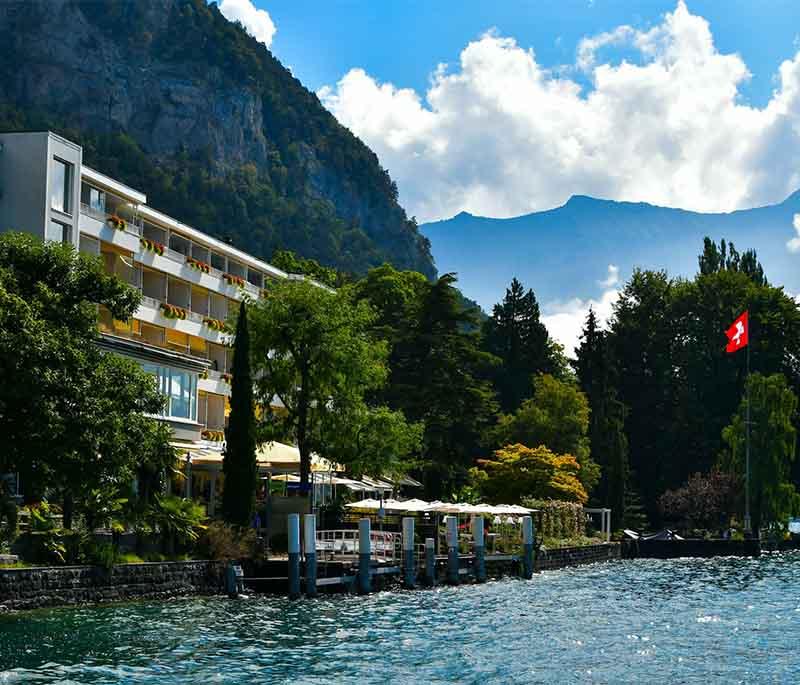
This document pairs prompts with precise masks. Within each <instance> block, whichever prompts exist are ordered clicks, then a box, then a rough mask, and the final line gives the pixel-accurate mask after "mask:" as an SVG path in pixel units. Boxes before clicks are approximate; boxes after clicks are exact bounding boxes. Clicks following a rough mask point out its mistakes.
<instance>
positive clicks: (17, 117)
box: [0, 0, 435, 276]
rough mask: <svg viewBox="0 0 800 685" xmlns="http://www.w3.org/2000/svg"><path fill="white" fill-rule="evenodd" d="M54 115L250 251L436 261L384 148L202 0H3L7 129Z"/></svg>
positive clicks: (95, 162)
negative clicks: (366, 140) (384, 160)
mask: <svg viewBox="0 0 800 685" xmlns="http://www.w3.org/2000/svg"><path fill="white" fill-rule="evenodd" d="M46 128H49V129H52V130H54V131H56V132H58V133H61V134H62V135H64V136H66V137H68V138H70V139H72V140H74V141H75V142H77V143H80V144H81V145H83V147H84V161H86V163H87V164H89V165H91V166H95V167H96V168H97V169H98V170H100V171H103V172H105V173H107V174H109V175H111V176H114V177H115V178H118V179H119V180H121V181H123V182H125V183H128V184H129V185H131V186H134V187H135V188H138V189H140V190H143V191H144V192H146V193H147V195H148V199H149V201H150V204H152V205H153V206H154V207H157V208H158V209H160V210H162V211H165V212H167V213H169V214H172V215H174V216H175V217H177V218H180V219H181V220H183V221H186V222H187V223H190V224H192V225H194V226H196V227H197V228H200V229H202V230H204V231H207V232H209V233H211V234H212V235H215V236H217V237H223V238H224V237H230V238H231V239H232V240H233V242H234V244H235V245H236V246H237V247H240V248H242V249H245V250H247V251H249V252H251V253H253V254H255V255H258V256H261V257H264V258H267V259H269V257H270V256H271V255H272V252H273V251H274V250H275V249H291V250H294V251H296V252H298V253H299V254H301V255H302V256H304V257H311V258H315V259H317V260H319V261H321V262H322V263H324V264H326V265H328V266H334V267H337V268H339V269H341V270H344V271H349V272H354V273H363V272H364V271H366V270H367V269H368V268H369V267H371V266H377V265H379V264H382V263H383V262H385V261H388V262H390V263H392V264H394V265H395V266H397V267H400V268H411V269H417V270H419V271H421V272H423V273H425V274H426V275H427V276H433V275H434V274H435V269H434V267H433V263H432V260H431V257H430V253H429V247H428V244H427V241H426V240H425V239H424V238H423V237H422V236H421V235H420V234H419V233H418V231H417V226H416V223H415V222H414V221H413V220H410V219H409V218H408V217H407V216H406V213H405V211H404V210H403V208H402V207H400V205H399V204H398V203H397V187H396V186H395V184H394V182H393V181H392V179H391V178H390V177H389V174H388V172H387V171H386V170H385V169H383V168H382V167H381V165H380V163H379V161H378V158H377V156H376V155H375V154H374V153H373V152H372V151H371V150H370V149H369V148H368V147H367V146H366V145H364V144H363V143H362V142H361V141H360V140H359V139H358V138H356V137H355V136H354V135H353V134H352V133H351V132H350V131H348V130H347V129H346V128H344V127H343V126H341V125H340V124H339V123H338V122H337V121H336V119H335V118H334V117H333V116H332V115H331V114H330V113H329V112H328V111H327V110H326V109H325V108H323V107H322V105H321V104H320V102H319V100H318V99H317V97H316V95H314V94H313V93H311V92H309V91H308V90H307V89H306V88H304V87H303V85H302V84H301V83H300V82H299V81H298V80H297V79H295V78H294V77H293V76H292V74H291V73H290V72H289V70H287V69H286V68H285V67H284V66H283V65H282V64H281V63H280V62H279V61H278V60H276V59H275V58H274V57H273V55H272V54H271V53H270V52H269V50H267V49H266V48H265V47H264V45H262V44H261V43H259V42H257V41H256V40H255V39H254V38H252V37H251V36H249V35H248V34H247V33H246V32H245V30H244V29H243V28H242V27H241V26H239V25H237V24H232V23H231V22H229V21H228V20H227V19H225V18H224V17H223V16H222V14H221V13H220V11H219V9H218V8H217V6H216V4H208V3H207V2H206V0H24V1H21V2H0V130H6V131H8V130H23V129H38V130H42V129H46Z"/></svg>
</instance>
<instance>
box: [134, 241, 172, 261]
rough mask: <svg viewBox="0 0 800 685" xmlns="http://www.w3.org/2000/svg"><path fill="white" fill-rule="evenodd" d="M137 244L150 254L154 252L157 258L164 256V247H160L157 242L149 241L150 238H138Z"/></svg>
mask: <svg viewBox="0 0 800 685" xmlns="http://www.w3.org/2000/svg"><path fill="white" fill-rule="evenodd" d="M139 244H140V245H141V246H142V247H143V248H144V249H145V250H149V251H150V252H155V253H156V254H157V255H158V256H159V257H163V256H164V250H165V249H166V246H165V245H162V244H161V243H159V242H158V241H157V240H150V238H139Z"/></svg>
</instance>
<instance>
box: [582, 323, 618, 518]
mask: <svg viewBox="0 0 800 685" xmlns="http://www.w3.org/2000/svg"><path fill="white" fill-rule="evenodd" d="M574 367H575V372H576V374H577V377H578V383H579V385H580V388H581V390H582V391H583V392H584V394H585V395H586V399H587V400H588V403H589V444H590V450H591V451H590V454H591V458H592V460H593V461H594V462H595V463H596V464H598V466H599V467H600V481H599V483H598V485H597V488H596V489H595V491H594V497H595V499H597V500H598V504H600V505H602V506H608V507H611V516H612V526H613V527H615V528H619V527H620V526H621V525H622V523H623V520H624V518H625V512H626V506H627V505H626V492H627V490H628V476H629V473H628V471H629V468H628V439H627V437H626V435H625V407H624V405H623V404H622V402H620V401H619V399H618V398H617V390H616V387H615V382H616V368H615V365H614V362H613V359H612V357H611V351H610V349H609V345H608V336H607V334H606V332H605V331H602V330H600V329H599V327H598V324H597V316H596V315H595V313H594V310H592V309H590V310H589V314H588V315H587V317H586V324H585V325H584V328H583V335H582V337H581V344H580V345H579V347H578V349H577V350H576V360H575V362H574Z"/></svg>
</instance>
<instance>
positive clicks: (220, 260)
mask: <svg viewBox="0 0 800 685" xmlns="http://www.w3.org/2000/svg"><path fill="white" fill-rule="evenodd" d="M210 264H211V266H213V267H214V268H215V269H219V270H220V271H225V269H227V265H226V264H225V257H223V256H222V255H221V254H217V253H216V252H212V253H211V262H210Z"/></svg>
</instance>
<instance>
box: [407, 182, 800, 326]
mask: <svg viewBox="0 0 800 685" xmlns="http://www.w3.org/2000/svg"><path fill="white" fill-rule="evenodd" d="M796 213H800V191H798V192H796V193H794V194H793V195H791V196H789V197H788V198H787V199H786V200H785V201H784V202H781V203H780V204H777V205H770V206H767V207H758V208H755V209H747V210H741V211H737V212H731V213H729V214H701V213H698V212H688V211H685V210H682V209H669V208H666V207H655V206H653V205H649V204H647V203H643V202H639V203H633V202H613V201H611V200H598V199H595V198H591V197H586V196H581V195H576V196H573V197H572V198H570V200H569V201H568V202H567V203H566V204H565V205H563V206H561V207H557V208H555V209H551V210H548V211H544V212H536V213H534V214H527V215H525V216H520V217H515V218H512V219H487V218H483V217H476V216H472V215H471V214H467V213H466V212H462V213H461V214H458V215H457V216H454V217H453V218H452V219H447V220H444V221H437V222H434V223H429V224H424V225H423V226H422V227H421V230H422V232H423V233H424V234H425V235H426V236H427V237H428V238H429V239H430V240H431V244H432V247H433V255H434V258H435V259H436V264H437V267H438V268H439V271H440V272H447V271H455V272H457V273H458V274H459V280H460V282H461V287H462V288H463V289H464V292H465V294H466V295H467V296H468V297H472V298H474V299H476V300H477V301H478V302H479V303H480V304H481V306H483V307H484V308H487V309H489V310H490V308H491V306H492V305H493V304H494V303H495V302H497V301H498V300H499V299H500V298H501V297H502V295H503V292H504V289H505V288H506V286H507V285H508V283H509V281H510V280H511V278H512V277H513V276H517V277H518V278H519V279H520V280H522V281H523V283H524V284H525V285H526V286H530V287H532V288H533V289H534V291H535V292H536V296H537V298H538V299H539V301H540V302H544V303H548V302H553V301H564V300H567V299H569V298H573V297H581V298H587V297H596V296H598V295H599V293H600V292H601V291H602V290H603V286H602V285H600V283H599V281H602V280H604V279H605V278H606V276H607V269H608V265H609V264H614V265H616V266H618V267H619V273H620V277H621V278H622V279H625V278H627V277H628V276H629V275H630V273H631V271H632V269H633V268H634V267H637V266H639V267H642V268H654V269H667V270H668V271H669V273H670V274H673V275H678V274H680V275H685V276H691V275H693V274H694V273H696V271H697V255H698V254H699V253H700V252H701V251H702V247H703V237H704V236H706V235H707V236H709V237H711V238H713V239H714V240H716V241H719V239H720V238H725V239H726V240H728V241H732V242H733V243H734V244H735V245H736V248H737V249H738V250H739V251H740V252H741V251H743V250H744V249H748V248H755V249H756V251H757V252H758V257H759V259H760V261H761V263H762V264H763V265H764V269H765V271H766V275H767V278H768V279H769V281H770V282H771V283H773V284H775V285H784V286H785V288H786V290H787V291H788V292H791V293H794V294H797V293H798V292H800V253H798V252H795V253H791V252H789V250H788V249H787V247H786V243H787V241H788V240H790V239H791V238H792V237H793V236H794V235H795V233H794V229H793V227H792V219H793V216H794V214H796Z"/></svg>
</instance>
